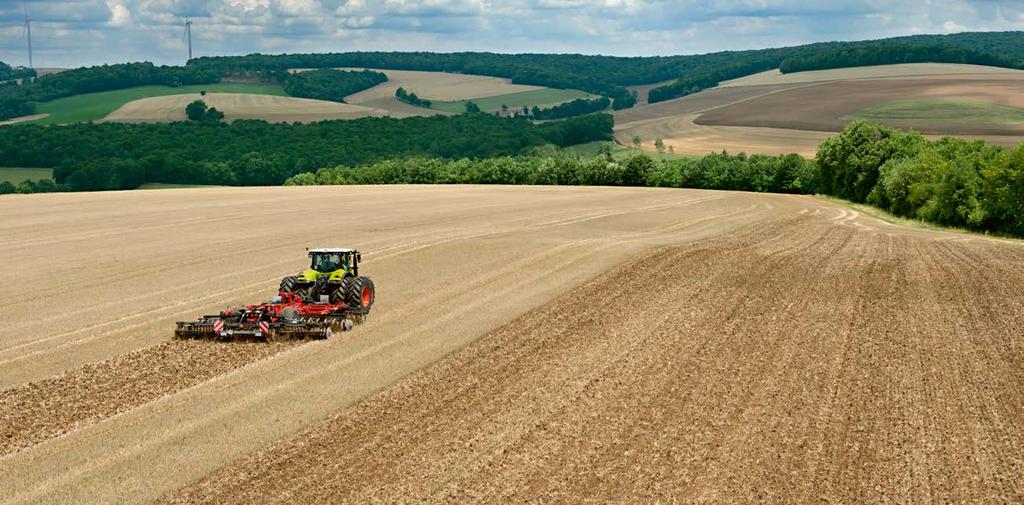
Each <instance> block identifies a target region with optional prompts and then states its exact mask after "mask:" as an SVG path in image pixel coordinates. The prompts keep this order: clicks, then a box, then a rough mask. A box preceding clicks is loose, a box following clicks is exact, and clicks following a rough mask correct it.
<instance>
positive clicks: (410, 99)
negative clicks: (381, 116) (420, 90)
mask: <svg viewBox="0 0 1024 505" xmlns="http://www.w3.org/2000/svg"><path fill="white" fill-rule="evenodd" d="M395 98H397V99H398V101H399V102H405V103H407V104H409V105H414V106H416V107H423V108H426V109H429V108H430V106H431V105H433V104H434V102H431V101H430V100H427V99H426V98H420V97H418V96H416V93H410V92H408V91H406V90H405V88H403V87H399V88H398V89H396V90H395ZM478 109H479V108H478ZM466 110H467V111H468V110H469V109H468V108H467V109H466Z"/></svg>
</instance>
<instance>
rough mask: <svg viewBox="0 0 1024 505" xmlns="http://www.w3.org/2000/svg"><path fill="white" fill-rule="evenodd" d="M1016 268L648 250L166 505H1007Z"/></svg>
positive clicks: (985, 252) (844, 245)
mask: <svg viewBox="0 0 1024 505" xmlns="http://www.w3.org/2000/svg"><path fill="white" fill-rule="evenodd" d="M837 210H839V212H835V211H837ZM1022 260H1024V248H1021V247H1020V246H1019V245H1012V244H1009V245H1008V244H1001V243H996V242H991V241H987V240H977V239H971V238H964V237H958V236H955V235H941V234H939V235H933V234H928V233H916V232H905V231H903V230H900V229H898V228H893V227H888V226H884V225H879V224H876V223H870V222H867V221H864V220H863V219H862V218H860V217H859V216H858V215H857V213H855V212H852V211H848V210H844V209H828V210H822V209H815V210H808V211H802V212H800V213H797V214H795V215H791V216H788V217H782V216H780V217H777V218H774V219H772V220H770V221H769V222H765V223H761V224H759V225H756V226H750V227H746V228H744V229H743V230H742V231H740V232H738V233H734V234H731V235H729V236H725V237H720V238H713V239H708V240H703V241H698V242H696V243H693V244H690V245H682V246H671V247H661V248H657V249H655V250H653V251H651V252H648V253H645V254H643V255H641V256H640V257H639V258H637V259H635V260H633V261H630V262H629V263H627V264H625V265H622V266H621V267H620V268H617V269H615V270H613V271H611V272H610V273H609V274H608V275H606V276H602V277H599V278H598V279H596V280H594V281H592V282H590V283H588V284H586V285H584V286H582V287H580V288H578V289H576V290H574V291H572V292H571V293H569V294H568V295H566V296H564V297H562V298H559V299H558V300H557V301H556V302H555V303H553V304H551V305H549V306H547V307H545V308H543V309H542V310H538V311H534V312H531V313H529V314H527V315H525V316H523V317H520V318H519V319H516V320H515V321H513V322H511V323H510V324H508V325H506V326H504V327H502V328H500V329H498V330H496V331H494V332H492V333H491V334H489V335H487V336H486V337H483V338H481V339H479V340H477V341H476V342H475V343H473V344H472V345H470V346H469V347H467V348H466V349H463V350H462V351H460V352H458V353H456V354H454V355H451V356H449V357H447V358H445V359H443V360H441V361H439V362H438V363H436V364H435V365H433V366H431V367H429V368H428V369H426V370H425V371H423V372H421V373H418V374H416V375H414V376H413V377H411V378H410V379H408V380H405V381H402V382H400V383H398V384H396V385H395V386H393V387H391V388H389V389H387V390H385V391H383V392H381V393H380V394H377V395H374V396H372V397H370V398H368V399H367V400H365V401H363V402H362V403H360V404H358V405H356V406H353V407H351V408H349V409H346V410H344V411H342V412H341V413H340V414H338V415H336V416H334V417H331V418H329V419H327V420H325V421H323V422H320V423H317V424H315V425H313V426H312V427H310V428H309V429H307V430H305V431H303V432H300V433H299V434H297V435H295V436H292V437H289V438H286V439H284V440H282V441H280V442H278V443H276V444H274V445H272V446H271V447H269V448H267V449H265V450H262V451H259V452H257V453H255V454H253V455H251V456H249V457H246V458H242V459H241V460H238V461H234V462H232V463H231V464H229V465H227V466H226V467H224V468H223V469H222V470H220V471H218V472H216V473H214V474H212V475H210V476H209V477H207V478H205V479H203V480H201V481H199V482H198V483H197V484H193V485H189V486H187V487H185V488H183V489H180V490H178V491H175V492H171V493H168V494H166V495H165V499H166V500H167V501H170V502H176V503H278V502H291V503H296V502H299V503H301V502H335V503H391V502H451V503H466V502H500V503H510V502H512V503H524V502H530V503H532V502H577V503H579V502H620V503H621V502H643V503H653V502H682V503H692V502H716V503H734V502H749V501H773V502H798V503H806V502H821V501H828V502H845V503H872V502H883V501H894V502H917V503H920V502H954V503H957V502H959V503H963V502H989V503H993V502H994V503H1009V502H1020V501H1022V500H1024V484H1022V482H1021V480H1020V479H1019V476H1020V474H1021V471H1022V467H1021V461H1022V460H1024V444H1022V443H1021V440H1024V397H1022V396H1021V395H1020V394H1019V392H1020V391H1022V390H1024V341H1022V340H1021V338H1020V332H1019V326H1020V321H1022V320H1024V288H1022V286H1024V272H1022V271H1021V270H1020V269H1019V268H1018V265H1019V264H1020V262H1021V261H1022Z"/></svg>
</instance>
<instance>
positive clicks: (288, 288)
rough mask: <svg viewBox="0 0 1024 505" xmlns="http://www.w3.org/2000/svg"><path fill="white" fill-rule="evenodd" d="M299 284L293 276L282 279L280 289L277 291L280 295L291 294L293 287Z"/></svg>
mask: <svg viewBox="0 0 1024 505" xmlns="http://www.w3.org/2000/svg"><path fill="white" fill-rule="evenodd" d="M298 283H299V278H298V277H295V276H294V275H289V276H288V277H285V278H284V279H281V288H280V289H278V291H279V292H281V293H291V292H293V291H295V285H296V284H298Z"/></svg>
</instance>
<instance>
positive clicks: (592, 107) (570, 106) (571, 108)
mask: <svg viewBox="0 0 1024 505" xmlns="http://www.w3.org/2000/svg"><path fill="white" fill-rule="evenodd" d="M610 106H611V100H610V99H608V97H606V96H602V97H600V98H594V99H587V98H577V99H575V100H573V101H571V102H565V103H560V104H558V105H555V106H553V107H548V108H546V109H541V108H540V107H537V106H536V105H534V106H533V109H531V110H530V117H532V118H533V119H561V118H567V117H572V116H579V115H582V114H590V113H592V112H601V111H603V110H607V109H608V107H610Z"/></svg>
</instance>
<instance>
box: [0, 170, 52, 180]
mask: <svg viewBox="0 0 1024 505" xmlns="http://www.w3.org/2000/svg"><path fill="white" fill-rule="evenodd" d="M52 178H53V170H52V169H49V168H13V167H0V182H5V181H6V182H9V183H11V184H18V183H19V182H21V181H24V180H25V179H30V180H33V181H38V180H40V179H52Z"/></svg>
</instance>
